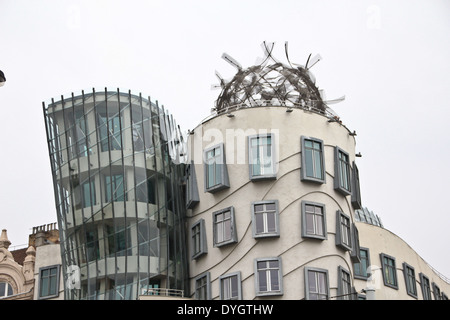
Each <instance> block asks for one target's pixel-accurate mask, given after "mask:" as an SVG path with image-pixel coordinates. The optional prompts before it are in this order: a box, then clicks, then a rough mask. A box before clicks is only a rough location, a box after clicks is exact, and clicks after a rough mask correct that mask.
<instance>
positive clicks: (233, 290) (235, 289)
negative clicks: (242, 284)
mask: <svg viewBox="0 0 450 320" xmlns="http://www.w3.org/2000/svg"><path fill="white" fill-rule="evenodd" d="M230 281H231V298H237V297H238V294H239V292H238V277H237V276H233V277H231V278H230Z"/></svg>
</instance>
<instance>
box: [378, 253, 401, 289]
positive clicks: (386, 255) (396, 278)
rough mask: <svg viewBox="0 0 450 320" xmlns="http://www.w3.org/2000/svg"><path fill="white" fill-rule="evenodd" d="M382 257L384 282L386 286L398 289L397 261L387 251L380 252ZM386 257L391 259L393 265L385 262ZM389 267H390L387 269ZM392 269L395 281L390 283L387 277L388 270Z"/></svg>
mask: <svg viewBox="0 0 450 320" xmlns="http://www.w3.org/2000/svg"><path fill="white" fill-rule="evenodd" d="M380 259H381V268H382V269H381V270H382V274H383V283H384V285H385V286H386V287H389V288H392V289H396V290H398V277H397V266H396V261H395V258H394V257H392V256H390V255H388V254H385V253H380ZM385 259H389V260H391V261H392V262H393V265H392V266H390V265H386V263H385V261H384V260H385ZM386 268H389V269H386ZM390 269H392V274H393V280H394V283H390V282H389V281H388V280H389V279H387V277H386V271H389V270H390Z"/></svg>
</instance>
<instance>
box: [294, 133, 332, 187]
mask: <svg viewBox="0 0 450 320" xmlns="http://www.w3.org/2000/svg"><path fill="white" fill-rule="evenodd" d="M300 140H301V146H300V148H301V167H300V180H301V181H312V182H316V183H320V184H323V183H326V170H325V152H324V144H323V140H321V139H317V138H313V137H306V136H301V138H300ZM306 141H312V142H313V143H314V142H316V143H319V144H320V164H321V173H322V178H317V177H311V176H308V175H307V173H306V167H307V166H306V163H307V161H308V159H307V158H306V149H307V147H306V144H305V142H306ZM314 164H315V161H313V166H314Z"/></svg>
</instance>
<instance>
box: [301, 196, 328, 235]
mask: <svg viewBox="0 0 450 320" xmlns="http://www.w3.org/2000/svg"><path fill="white" fill-rule="evenodd" d="M302 237H304V238H315V239H322V240H324V239H327V223H326V218H325V205H324V204H320V203H315V202H310V201H302Z"/></svg>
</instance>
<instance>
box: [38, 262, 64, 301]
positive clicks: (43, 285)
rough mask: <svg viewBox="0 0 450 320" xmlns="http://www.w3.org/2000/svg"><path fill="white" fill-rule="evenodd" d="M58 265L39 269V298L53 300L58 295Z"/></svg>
mask: <svg viewBox="0 0 450 320" xmlns="http://www.w3.org/2000/svg"><path fill="white" fill-rule="evenodd" d="M59 268H60V266H59V265H55V266H50V267H44V268H40V269H39V298H40V299H46V298H53V297H57V296H58V295H59Z"/></svg>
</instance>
